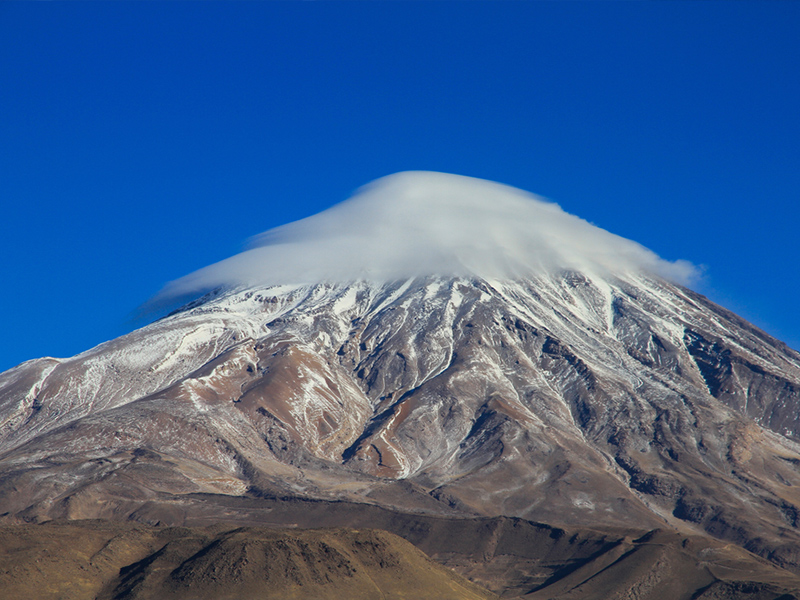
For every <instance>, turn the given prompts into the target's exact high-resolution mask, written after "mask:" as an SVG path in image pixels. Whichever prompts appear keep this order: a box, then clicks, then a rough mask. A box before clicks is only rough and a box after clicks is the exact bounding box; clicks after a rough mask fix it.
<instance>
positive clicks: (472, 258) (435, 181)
mask: <svg viewBox="0 0 800 600" xmlns="http://www.w3.org/2000/svg"><path fill="white" fill-rule="evenodd" d="M561 269H576V270H580V271H588V272H593V273H598V274H616V275H623V274H625V273H631V272H647V273H651V274H655V275H659V276H661V277H665V278H667V279H671V280H673V281H678V282H681V283H685V282H688V281H689V280H691V279H692V278H693V277H694V276H695V275H696V269H695V267H694V266H692V265H691V264H690V263H688V262H685V261H677V262H669V261H666V260H663V259H661V258H659V257H658V256H657V255H656V254H655V253H653V252H651V251H650V250H648V249H647V248H645V247H643V246H641V245H640V244H637V243H636V242H633V241H631V240H628V239H625V238H622V237H620V236H617V235H614V234H612V233H609V232H608V231H605V230H603V229H600V228H599V227H596V226H594V225H592V224H590V223H588V222H587V221H584V220H583V219H580V218H579V217H576V216H574V215H571V214H569V213H566V212H564V211H563V210H562V209H561V208H560V207H559V206H558V205H557V204H554V203H552V202H548V201H546V200H543V199H542V198H539V197H537V196H535V195H533V194H530V193H528V192H525V191H522V190H519V189H517V188H513V187H510V186H506V185H502V184H499V183H494V182H491V181H486V180H483V179H475V178H472V177H464V176H461V175H449V174H445V173H434V172H427V171H409V172H403V173H397V174H395V175H389V176H387V177H383V178H381V179H378V180H376V181H373V182H372V183H370V184H368V185H366V186H364V187H362V188H361V189H359V190H358V191H357V192H356V193H355V194H354V195H353V196H352V197H351V198H349V199H348V200H345V201H344V202H341V203H339V204H337V205H335V206H333V207H331V208H329V209H327V210H325V211H323V212H321V213H318V214H316V215H313V216H311V217H308V218H306V219H302V220H300V221H295V222H293V223H289V224H287V225H283V226H280V227H276V228H275V229H271V230H269V231H267V232H265V233H262V234H261V235H258V236H256V237H255V238H253V240H252V241H251V244H250V247H249V249H248V250H246V251H244V252H242V253H240V254H237V255H235V256H232V257H230V258H228V259H226V260H223V261H220V262H218V263H215V264H213V265H210V266H208V267H205V268H203V269H200V270H199V271H196V272H194V273H191V274H189V275H187V276H185V277H182V278H181V279H178V280H176V281H173V282H171V283H169V284H168V285H167V286H166V287H165V288H164V289H163V290H162V291H161V293H160V294H159V295H158V297H157V298H156V300H159V299H161V300H164V299H167V300H168V299H170V298H177V297H184V296H187V295H190V294H196V293H200V292H203V291H208V290H210V289H213V288H217V287H220V286H223V287H240V286H267V285H279V284H304V283H317V282H322V281H333V282H347V281H355V280H359V279H371V280H380V281H386V280H394V279H401V278H407V277H413V276H424V275H444V276H478V277H483V278H491V279H502V278H517V277H525V276H529V275H537V274H541V273H543V272H547V271H553V270H561Z"/></svg>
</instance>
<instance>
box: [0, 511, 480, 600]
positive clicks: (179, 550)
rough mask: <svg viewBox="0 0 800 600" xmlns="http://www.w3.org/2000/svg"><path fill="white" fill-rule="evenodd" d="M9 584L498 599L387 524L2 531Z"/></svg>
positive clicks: (89, 595)
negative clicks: (388, 529)
mask: <svg viewBox="0 0 800 600" xmlns="http://www.w3.org/2000/svg"><path fill="white" fill-rule="evenodd" d="M0 590H1V591H2V593H3V597H4V598H15V599H18V600H28V599H30V600H34V599H35V600H49V599H53V600H55V599H59V600H72V599H74V600H85V599H94V598H96V599H97V600H112V599H113V600H125V599H131V600H132V599H141V600H145V599H152V600H162V599H164V600H166V599H175V600H188V599H193V600H202V599H205V598H208V599H214V600H234V599H235V600H243V599H246V598H276V599H277V598H286V599H298V600H299V599H304V600H305V599H311V598H318V599H320V600H323V599H326V598H330V599H340V598H353V599H354V600H356V599H362V598H363V599H376V600H377V599H381V600H383V599H387V600H388V599H397V600H400V599H404V598H442V599H452V600H488V599H490V598H493V597H494V596H493V595H492V594H490V593H489V592H487V591H485V590H483V589H481V588H479V587H478V586H476V585H473V584H471V583H469V582H468V581H466V580H465V579H463V578H461V577H459V576H458V575H456V574H455V573H453V572H451V571H449V570H448V569H446V568H444V567H442V566H440V565H438V564H436V563H435V562H433V561H431V560H430V559H428V558H427V557H426V556H425V555H424V554H423V553H422V552H420V551H419V550H417V549H416V548H415V547H414V546H413V545H411V544H409V543H408V542H406V541H404V540H402V539H400V538H398V537H396V536H394V535H391V534H389V533H386V532H383V531H376V530H351V529H321V530H303V531H297V530H285V529H267V528H253V527H246V528H236V529H230V528H225V527H215V528H205V529H199V528H194V529H187V528H182V527H177V528H176V527H164V528H153V527H147V526H144V525H137V524H133V523H118V522H110V521H68V522H52V521H51V522H49V523H45V524H42V525H22V526H7V527H3V528H0Z"/></svg>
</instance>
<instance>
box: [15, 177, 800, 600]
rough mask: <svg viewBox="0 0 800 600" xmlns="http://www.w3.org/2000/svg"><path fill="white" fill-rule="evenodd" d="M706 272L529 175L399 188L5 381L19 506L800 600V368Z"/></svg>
mask: <svg viewBox="0 0 800 600" xmlns="http://www.w3.org/2000/svg"><path fill="white" fill-rule="evenodd" d="M692 274H693V269H692V267H691V265H689V264H688V263H683V262H678V263H670V262H667V261H664V260H662V259H660V258H658V257H657V256H656V255H654V254H653V253H652V252H650V251H648V250H646V249H645V248H643V247H641V246H640V245H638V244H636V243H634V242H631V241H629V240H625V239H623V238H620V237H618V236H615V235H613V234H610V233H608V232H605V231H603V230H601V229H598V228H597V227H594V226H592V225H590V224H588V223H586V222H585V221H582V220H580V219H578V218H577V217H574V216H571V215H569V214H567V213H565V212H563V211H562V210H561V209H560V208H559V207H558V206H556V205H554V204H551V203H547V202H545V201H543V200H540V199H538V198H536V197H533V196H531V195H529V194H526V193H524V192H521V191H519V190H515V189H513V188H509V187H507V186H502V185H499V184H495V183H490V182H486V181H481V180H475V179H471V178H466V177H459V176H453V175H444V174H438V173H401V174H398V175H393V176H390V177H387V178H384V179H382V180H379V181H377V182H375V183H373V184H371V185H369V186H367V187H365V188H363V189H362V190H360V191H359V192H358V193H357V195H356V196H354V197H353V198H351V199H350V200H348V201H346V202H344V203H342V204H339V205H337V206H335V207H333V208H331V209H329V210H328V211H325V212H323V213H320V214H319V215H316V216H314V217H310V218H308V219H305V220H303V221H298V222H296V223H292V224H289V225H286V226H283V227H279V228H277V229H274V230H271V231H269V232H267V233H265V234H263V235H262V236H259V237H258V238H256V239H255V240H254V245H253V247H252V248H251V249H250V250H248V251H246V252H244V253H242V254H240V255H237V256H234V257H232V258H230V259H228V260H226V261H222V262H221V263H217V264H215V265H212V266H210V267H207V268H205V269H202V270H200V271H198V272H196V273H194V274H192V275H189V276H187V277H185V278H183V279H180V280H178V281H176V282H173V283H172V284H170V285H169V286H167V288H165V290H164V291H163V292H162V295H161V298H162V299H164V298H170V297H175V296H182V295H185V294H187V293H191V292H199V291H203V290H212V291H210V292H209V293H207V294H206V295H205V296H203V297H201V298H200V299H198V300H196V301H194V302H192V303H190V304H188V305H186V306H185V307H183V308H182V309H181V310H179V311H176V312H175V313H173V314H171V315H169V316H168V317H165V318H163V319H161V320H159V321H156V322H155V323H152V324H151V325H148V326H146V327H144V328H142V329H139V330H137V331H134V332H133V333H130V334H128V335H125V336H122V337H120V338H118V339H115V340H112V341H109V342H106V343H105V344H101V345H100V346H98V347H96V348H94V349H92V350H89V351H87V352H84V353H83V354H80V355H78V356H75V357H73V358H70V359H55V358H42V359H39V360H34V361H29V362H27V363H23V364H21V365H19V366H18V367H15V368H14V369H11V370H9V371H7V372H6V373H4V374H2V375H0V482H1V483H0V513H2V514H3V517H4V518H5V520H6V521H8V522H19V521H43V520H48V519H54V518H66V519H88V518H91V519H95V518H104V519H116V520H122V519H128V520H134V521H139V522H142V523H149V524H157V523H159V524H162V525H164V524H170V525H204V524H209V523H213V522H217V521H225V522H229V523H230V522H233V523H248V524H253V523H255V524H270V525H278V524H281V525H286V524H290V525H293V526H298V527H318V526H337V527H353V526H355V527H374V528H380V529H386V530H389V531H391V532H393V533H396V534H399V535H401V536H403V537H405V538H406V539H407V540H409V541H411V542H412V543H414V544H415V545H417V546H418V547H419V548H421V549H422V550H423V551H425V552H427V553H428V554H429V555H431V556H432V557H433V558H434V559H436V560H438V561H439V562H442V563H444V564H446V565H449V566H451V567H453V568H456V569H457V570H459V571H460V572H461V573H462V574H463V575H466V576H467V577H469V578H470V579H472V580H473V581H474V582H477V583H479V584H481V585H484V586H486V587H489V588H491V589H492V590H493V591H495V592H497V593H499V594H502V595H503V596H505V597H514V596H526V597H530V598H595V597H596V598H610V597H619V598H634V597H635V598H683V597H685V598H719V597H725V598H778V597H785V598H789V597H794V596H793V595H792V594H795V593H796V590H798V589H800V531H798V527H800V512H799V511H800V509H798V506H800V492H798V490H800V446H798V443H797V442H798V440H800V411H799V410H798V409H799V408H800V355H798V353H796V352H795V351H793V350H791V349H790V348H788V347H787V346H785V345H784V344H782V343H781V342H779V341H777V340H775V339H773V338H771V337H770V336H769V335H767V334H766V333H764V332H762V331H760V330H759V329H757V328H755V327H754V326H752V325H750V324H749V323H747V322H745V321H744V320H742V319H741V318H739V317H737V316H736V315H734V314H732V313H730V312H729V311H727V310H725V309H723V308H721V307H719V306H717V305H715V304H714V303H712V302H710V301H709V300H707V299H706V298H704V297H702V296H700V295H699V294H696V293H695V292H692V291H691V290H689V289H688V288H686V287H683V284H685V283H687V281H688V280H689V279H690V278H691V276H692ZM648 532H649V533H648ZM615 594H617V595H616V596H615ZM626 594H627V595H626ZM781 595H783V596H781ZM132 597H135V596H132Z"/></svg>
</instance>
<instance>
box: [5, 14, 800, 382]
mask: <svg viewBox="0 0 800 600" xmlns="http://www.w3.org/2000/svg"><path fill="white" fill-rule="evenodd" d="M798 32H800V3H799V2H769V1H766V0H758V1H756V2H684V1H681V2H618V3H614V2H609V3H606V2H542V3H537V2H508V3H507V2H484V3H481V2H467V3H460V2H430V3H416V2H386V3H383V2H376V3H368V2H341V3H340V2H293V3H281V2H267V3H255V2H241V3H213V2H203V3H191V2H170V3H125V2H113V3H97V2H86V3H77V2H69V3H59V2H30V3H16V2H0V207H2V212H0V251H1V252H2V260H1V261H0V274H2V282H3V291H2V295H0V310H2V337H0V342H1V343H0V370H3V369H6V368H9V367H11V366H13V365H15V364H17V363H19V362H21V361H23V360H27V359H31V358H35V357H39V356H59V357H63V356H70V355H73V354H75V353H78V352H80V351H82V350H85V349H88V348H89V347H91V346H93V345H95V344H98V343H100V342H102V341H105V340H107V339H110V338H113V337H115V336H117V335H120V334H122V333H125V332H127V331H129V330H130V329H132V328H133V327H135V326H137V325H140V324H142V323H141V322H134V321H132V320H131V315H132V314H133V313H134V312H135V311H136V309H137V307H138V306H140V305H141V304H142V303H144V302H145V301H146V300H148V298H150V297H152V296H153V295H154V294H156V293H157V292H158V291H159V290H160V289H161V287H162V286H163V285H164V284H166V283H167V282H168V281H171V280H174V279H176V278H178V277H180V276H182V275H185V274H187V273H189V272H191V271H194V270H195V269H198V268H200V267H203V266H205V265H208V264H210V263H212V262H215V261H218V260H221V259H223V258H225V257H227V256H230V255H231V254H234V253H236V252H238V251H239V250H241V248H242V246H243V244H244V243H245V241H246V240H247V238H249V237H250V236H253V235H255V234H258V233H260V232H262V231H264V230H266V229H269V228H271V227H274V226H276V225H279V224H282V223H286V222H289V221H293V220H296V219H298V218H302V217H305V216H308V215H311V214H314V213H316V212H319V211H320V210H322V209H324V208H326V207H328V206H330V205H332V204H334V203H336V202H339V201H341V200H344V199H345V198H347V197H348V196H349V195H350V194H351V193H352V192H353V191H354V190H355V189H356V188H357V187H359V186H360V185H362V184H364V183H367V182H368V181H371V180H373V179H375V178H378V177H381V176H384V175H388V174H390V173H394V172H397V171H403V170H416V169H421V170H434V171H444V172H449V173H457V174H462V175H470V176H473V177H481V178H485V179H490V180H494V181H499V182H502V183H507V184H510V185H513V186H516V187H520V188H523V189H525V190H529V191H532V192H535V193H537V194H540V195H542V196H545V197H548V198H550V199H552V200H554V201H556V202H558V203H559V204H560V205H561V206H562V207H563V208H564V210H566V211H568V212H570V213H573V214H576V215H578V216H580V217H582V218H584V219H586V220H588V221H590V222H592V223H594V224H596V225H598V226H600V227H602V228H604V229H607V230H609V231H611V232H613V233H616V234H619V235H622V236H625V237H627V238H631V239H633V240H636V241H638V242H640V243H641V244H643V245H645V246H647V247H648V248H650V249H652V250H654V251H655V252H657V253H658V254H659V255H661V256H662V257H664V258H665V259H668V260H675V259H686V260H689V261H692V262H693V263H695V264H698V265H702V266H704V267H705V278H704V279H703V280H702V281H701V282H699V283H698V284H697V285H695V288H696V289H698V291H700V292H702V293H704V294H706V295H708V296H709V297H711V298H712V299H713V300H715V301H717V302H719V303H721V304H723V305H724V306H726V307H728V308H731V309H733V310H734V311H736V312H738V313H739V314H741V315H742V316H744V317H745V318H747V319H749V320H751V321H753V322H754V323H756V324H757V325H759V326H761V327H763V328H765V329H766V330H767V331H768V332H770V333H772V334H773V335H775V336H777V337H779V338H781V339H783V340H784V341H787V342H788V343H789V344H790V345H792V346H793V347H795V348H800V311H798V308H797V306H798V292H799V291H800V279H799V277H798V276H799V275H800V269H798V267H797V264H796V261H797V259H798V256H799V255H800V252H798V251H799V250H800V236H798V234H797V222H798V216H800V35H799V34H798Z"/></svg>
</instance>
